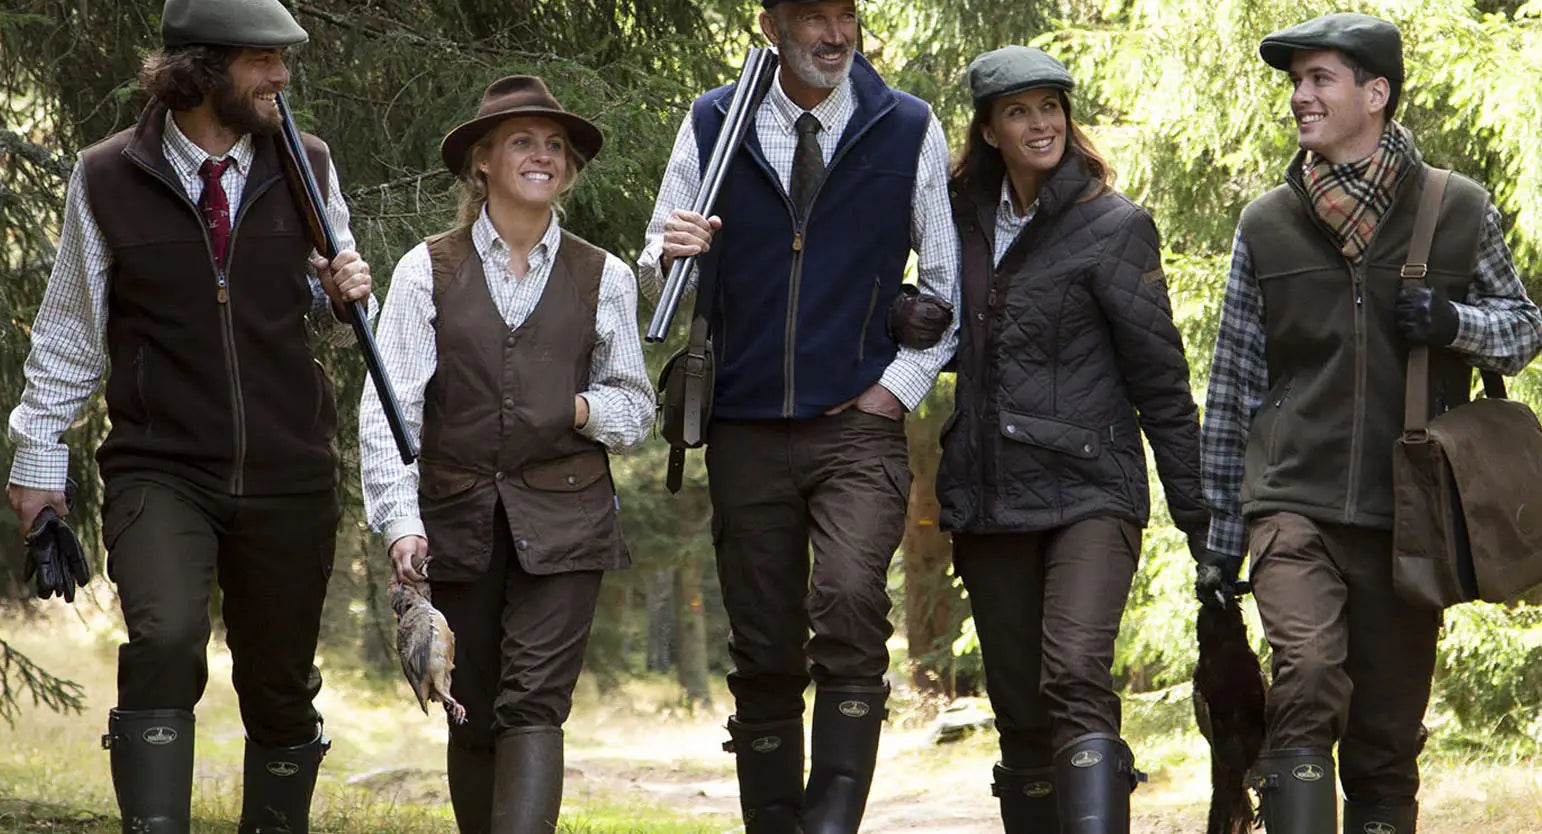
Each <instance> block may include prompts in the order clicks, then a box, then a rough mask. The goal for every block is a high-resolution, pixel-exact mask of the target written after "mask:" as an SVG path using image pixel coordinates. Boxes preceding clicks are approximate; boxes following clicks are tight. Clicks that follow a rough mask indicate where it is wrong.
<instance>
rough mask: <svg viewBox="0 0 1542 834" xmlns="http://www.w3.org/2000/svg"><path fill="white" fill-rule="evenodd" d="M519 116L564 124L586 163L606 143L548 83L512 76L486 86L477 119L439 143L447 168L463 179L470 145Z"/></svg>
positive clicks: (531, 78) (595, 128)
mask: <svg viewBox="0 0 1542 834" xmlns="http://www.w3.org/2000/svg"><path fill="white" fill-rule="evenodd" d="M516 116H540V117H543V118H547V119H551V120H552V121H554V122H557V123H559V124H561V125H562V126H563V127H564V128H565V129H566V130H567V132H568V141H569V142H571V143H572V145H573V150H574V151H577V152H578V157H579V159H581V160H583V162H588V161H589V160H591V159H594V156H595V154H597V153H599V152H600V146H601V145H604V144H605V137H604V136H602V135H601V134H600V129H599V128H597V127H595V126H594V125H593V124H592V123H590V122H589V121H587V120H585V119H582V118H579V117H578V116H575V115H573V114H572V113H569V112H568V111H566V110H563V109H562V104H561V103H559V102H558V101H557V99H556V97H555V96H553V95H552V94H551V91H550V90H548V89H546V82H544V81H542V80H541V79H539V78H537V77H535V76H533V75H510V76H506V77H504V78H500V79H498V80H497V81H494V82H493V83H491V84H489V85H487V90H486V91H485V92H483V93H482V104H481V106H479V107H478V108H477V115H476V118H474V119H472V120H471V121H469V122H466V123H464V124H462V125H460V126H459V127H457V128H455V129H454V130H452V131H450V132H449V133H448V134H447V135H446V136H445V137H444V141H443V142H440V143H439V155H440V156H441V157H442V158H443V159H444V166H445V167H446V168H449V169H450V173H452V174H454V175H456V176H460V174H461V171H462V170H463V169H464V168H465V165H466V154H468V153H470V152H471V146H472V145H475V144H476V143H477V140H478V139H481V138H482V136H483V135H484V134H486V133H487V132H488V131H489V130H492V129H493V128H494V127H497V126H498V123H499V122H501V121H503V120H504V119H511V118H514V117H516Z"/></svg>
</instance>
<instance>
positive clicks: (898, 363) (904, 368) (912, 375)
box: [878, 356, 937, 411]
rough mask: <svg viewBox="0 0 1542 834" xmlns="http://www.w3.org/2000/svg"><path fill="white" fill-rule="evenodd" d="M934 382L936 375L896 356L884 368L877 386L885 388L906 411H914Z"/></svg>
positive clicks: (915, 363) (908, 359) (917, 364)
mask: <svg viewBox="0 0 1542 834" xmlns="http://www.w3.org/2000/svg"><path fill="white" fill-rule="evenodd" d="M936 381H937V374H936V373H934V372H932V371H928V370H927V369H926V368H925V367H922V366H921V364H920V363H918V362H916V361H914V360H912V359H910V358H909V357H906V356H898V357H896V358H895V359H894V361H893V362H890V363H889V367H887V368H884V370H883V376H882V377H880V378H879V380H878V384H879V385H882V386H883V387H884V388H887V389H888V391H889V393H891V394H893V395H894V396H895V398H896V399H898V400H899V401H900V404H901V405H903V406H905V410H906V411H915V410H916V409H917V408H918V407H919V406H920V405H921V401H922V400H924V399H926V393H927V392H928V391H930V390H932V383H934V382H936Z"/></svg>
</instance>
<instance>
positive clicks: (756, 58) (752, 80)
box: [644, 46, 776, 343]
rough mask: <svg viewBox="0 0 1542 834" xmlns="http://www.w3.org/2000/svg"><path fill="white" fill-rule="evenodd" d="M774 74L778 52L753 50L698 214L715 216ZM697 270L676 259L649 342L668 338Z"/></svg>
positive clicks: (710, 162)
mask: <svg viewBox="0 0 1542 834" xmlns="http://www.w3.org/2000/svg"><path fill="white" fill-rule="evenodd" d="M775 70H776V53H775V52H773V51H772V50H770V49H767V48H765V47H759V46H756V47H751V48H750V54H749V56H748V57H746V58H745V59H744V68H743V69H742V70H741V71H740V72H739V81H738V83H737V84H735V85H734V94H733V98H732V99H730V100H729V103H728V112H727V114H726V115H725V117H724V119H723V129H722V130H721V131H719V133H718V136H717V141H716V142H714V143H713V145H712V154H711V155H710V156H708V157H707V167H706V168H705V169H704V170H703V171H702V176H701V187H700V188H699V189H697V191H696V200H695V202H693V203H692V204H691V210H692V211H695V212H696V213H697V214H700V215H703V216H707V215H710V214H711V213H712V207H713V206H714V205H715V204H716V203H717V195H718V192H719V191H721V190H722V188H723V177H724V175H725V174H726V173H727V170H728V165H729V163H730V162H732V161H733V158H734V154H736V153H738V152H739V147H740V145H742V144H743V143H744V134H745V132H746V131H748V130H749V125H750V122H751V121H752V120H753V119H754V117H755V111H756V110H757V109H758V108H759V107H760V102H761V101H762V100H764V99H765V97H766V91H767V90H768V89H770V87H771V79H772V78H774V77H775V75H776V72H775ZM695 270H696V258H694V257H684V258H676V259H675V262H674V263H673V264H671V265H670V267H669V277H668V278H666V279H665V281H664V290H663V292H661V293H660V294H659V304H658V307H656V308H654V310H653V321H652V323H650V324H649V325H648V333H647V335H646V336H645V337H644V338H645V339H646V340H647V341H649V342H653V343H658V342H662V341H664V340H665V339H667V338H668V337H669V326H670V323H671V322H673V321H674V318H675V310H676V308H678V307H679V306H680V299H681V298H682V297H684V295H685V288H686V286H687V285H689V284H690V279H691V276H692V275H693V274H694V273H695Z"/></svg>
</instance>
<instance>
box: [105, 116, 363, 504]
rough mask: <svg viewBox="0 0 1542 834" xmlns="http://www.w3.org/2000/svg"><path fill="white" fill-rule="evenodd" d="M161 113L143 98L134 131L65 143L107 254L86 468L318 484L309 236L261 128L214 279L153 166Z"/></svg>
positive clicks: (263, 486) (182, 198)
mask: <svg viewBox="0 0 1542 834" xmlns="http://www.w3.org/2000/svg"><path fill="white" fill-rule="evenodd" d="M165 118H166V107H165V105H163V104H160V103H152V104H151V105H150V106H149V107H147V108H146V109H145V111H144V113H143V114H142V115H141V116H140V119H139V123H138V124H137V125H136V126H135V127H132V128H129V129H127V130H124V131H121V132H119V133H116V134H114V135H113V136H110V137H108V138H107V139H104V140H103V141H101V142H98V143H97V144H95V145H93V146H91V147H90V148H88V149H86V150H85V152H84V153H82V154H81V163H80V164H81V167H82V170H83V174H84V177H85V183H86V196H87V200H88V202H89V205H90V209H91V214H92V216H93V217H94V218H95V219H96V223H97V225H98V226H99V227H100V228H101V231H102V236H103V238H104V239H105V240H106V242H107V245H108V247H109V248H110V249H111V250H112V271H111V274H110V275H109V277H108V282H107V311H108V312H107V354H108V359H109V361H110V362H111V371H110V373H109V374H108V377H107V392H106V398H107V414H108V417H109V418H110V419H111V420H112V431H111V433H109V434H108V436H107V439H106V441H104V442H103V443H102V446H101V448H100V449H98V450H97V461H98V462H99V463H100V465H101V469H102V474H103V476H104V477H109V478H110V477H111V476H112V475H113V474H114V473H117V472H123V471H128V470H146V469H149V470H156V471H163V472H170V473H173V474H176V475H180V476H182V477H185V478H187V479H188V480H190V481H193V482H194V483H197V484H199V485H201V486H203V487H204V488H207V489H211V490H217V491H219V492H224V493H228V494H230V495H276V494H296V493H305V492H315V491H320V490H327V489H331V488H332V487H333V486H335V484H336V482H337V453H336V449H335V447H334V445H333V432H334V428H335V424H336V414H335V410H334V403H333V399H332V384H331V382H330V381H328V379H327V376H326V373H325V372H324V371H323V370H322V369H321V366H320V365H319V364H317V363H316V361H315V359H314V358H313V357H312V355H311V351H310V345H309V341H308V333H307V331H306V315H307V314H308V313H309V312H310V309H311V306H312V296H311V288H310V283H309V278H308V276H307V273H306V260H307V258H308V257H309V255H310V252H311V244H310V241H309V240H308V239H307V238H306V235H305V226H304V224H302V223H301V222H300V215H299V213H298V212H297V211H296V210H295V206H294V201H293V199H292V198H291V197H290V192H289V188H288V186H287V185H286V184H285V183H284V177H283V171H282V168H281V166H280V163H279V157H278V147H277V143H276V141H275V137H263V136H253V137H252V140H253V143H254V145H255V149H256V154H255V156H254V158H253V160H252V167H251V171H250V172H249V173H248V176H247V179H246V185H245V187H244V188H243V189H242V192H241V205H240V206H238V207H236V208H235V216H234V217H233V218H232V223H231V232H230V242H229V249H228V253H227V255H228V256H227V259H226V268H225V274H224V275H223V276H221V275H220V273H219V270H218V269H217V268H216V267H215V265H214V258H213V254H212V250H211V248H210V244H209V240H208V232H207V229H206V228H205V226H204V221H203V216H202V214H201V213H200V212H199V210H198V207H197V206H196V205H194V203H193V201H192V200H190V199H189V198H188V196H187V192H186V191H185V190H183V188H182V183H181V181H180V180H179V179H178V178H177V175H176V173H175V172H174V171H173V170H172V168H171V164H170V163H169V162H167V161H166V156H165V152H164V151H163V149H162V145H161V142H162V136H163V133H164V129H165ZM303 141H304V145H305V149H306V155H307V156H308V157H309V158H310V163H311V167H312V168H313V169H314V170H316V171H317V172H318V173H319V172H324V171H326V170H327V166H328V162H327V158H328V152H327V147H326V145H325V144H323V143H322V142H321V140H320V139H317V138H316V137H314V136H310V135H304V136H303ZM222 278H223V279H224V282H225V286H224V287H223V288H222V287H221V285H220V282H221V279H222Z"/></svg>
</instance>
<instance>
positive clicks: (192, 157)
mask: <svg viewBox="0 0 1542 834" xmlns="http://www.w3.org/2000/svg"><path fill="white" fill-rule="evenodd" d="M161 149H162V151H163V152H164V153H165V154H166V161H167V162H170V163H171V166H172V168H173V169H175V170H176V171H177V172H178V173H179V174H181V175H182V176H183V178H184V179H192V178H194V177H196V176H198V169H199V168H201V167H203V161H204V160H205V159H214V160H220V159H226V158H229V159H231V160H233V161H234V162H235V167H236V170H237V171H239V172H240V173H241V174H243V175H245V174H249V173H251V170H252V158H253V157H255V156H256V155H257V146H256V145H255V144H253V143H252V135H251V134H250V133H243V134H242V135H241V138H240V139H237V140H236V143H235V144H234V145H232V146H231V148H230V150H229V151H226V152H225V155H224V156H212V155H211V154H210V153H209V152H208V151H206V150H204V149H203V148H201V147H199V146H198V144H197V143H195V142H194V141H193V140H191V139H189V138H187V134H185V133H183V132H182V128H180V127H178V126H177V120H176V119H174V118H172V115H171V111H170V110H167V111H166V128H165V130H164V131H163V137H162V140H161Z"/></svg>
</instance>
